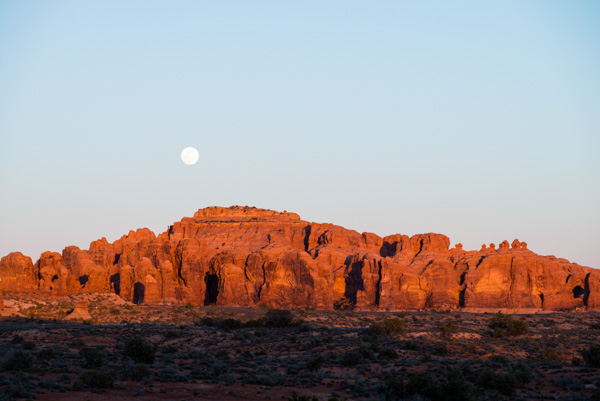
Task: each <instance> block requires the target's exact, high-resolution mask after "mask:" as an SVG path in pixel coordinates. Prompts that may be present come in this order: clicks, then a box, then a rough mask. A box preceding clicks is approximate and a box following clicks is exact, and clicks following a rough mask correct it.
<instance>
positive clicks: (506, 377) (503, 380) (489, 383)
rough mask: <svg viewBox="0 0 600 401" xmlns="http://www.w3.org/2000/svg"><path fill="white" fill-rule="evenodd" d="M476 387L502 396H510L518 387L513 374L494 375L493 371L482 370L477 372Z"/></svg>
mask: <svg viewBox="0 0 600 401" xmlns="http://www.w3.org/2000/svg"><path fill="white" fill-rule="evenodd" d="M477 385H478V386H479V387H481V388H484V389H486V390H492V391H496V392H498V393H500V394H502V395H505V396H510V395H512V394H513V393H514V392H515V390H516V389H517V387H519V381H518V380H517V378H516V377H515V375H514V374H505V373H496V372H494V371H493V370H483V371H481V372H479V377H478V378H477Z"/></svg>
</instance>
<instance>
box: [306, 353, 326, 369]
mask: <svg viewBox="0 0 600 401" xmlns="http://www.w3.org/2000/svg"><path fill="white" fill-rule="evenodd" d="M323 362H325V359H324V358H323V357H322V356H321V355H319V356H317V357H316V358H314V359H311V360H310V361H309V362H308V363H307V364H306V370H308V371H309V372H316V371H317V370H319V369H320V368H321V365H323Z"/></svg>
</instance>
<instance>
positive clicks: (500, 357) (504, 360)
mask: <svg viewBox="0 0 600 401" xmlns="http://www.w3.org/2000/svg"><path fill="white" fill-rule="evenodd" d="M490 361H492V362H496V363H508V362H509V360H508V358H506V357H505V356H503V355H492V356H491V357H490Z"/></svg>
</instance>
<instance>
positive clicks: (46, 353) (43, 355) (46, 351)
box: [38, 347, 56, 361]
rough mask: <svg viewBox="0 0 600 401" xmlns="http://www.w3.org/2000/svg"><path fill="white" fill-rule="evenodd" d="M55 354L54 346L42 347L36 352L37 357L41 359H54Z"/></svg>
mask: <svg viewBox="0 0 600 401" xmlns="http://www.w3.org/2000/svg"><path fill="white" fill-rule="evenodd" d="M55 356H56V353H55V352H54V348H52V347H46V348H42V350H41V351H40V353H39V354H38V358H39V359H42V360H44V361H48V360H50V359H54V357H55Z"/></svg>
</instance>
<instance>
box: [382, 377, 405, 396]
mask: <svg viewBox="0 0 600 401" xmlns="http://www.w3.org/2000/svg"><path fill="white" fill-rule="evenodd" d="M383 384H384V387H383V395H384V397H385V400H386V401H397V400H401V399H403V398H404V394H405V389H404V380H403V379H402V377H401V376H392V375H387V376H385V377H384V378H383Z"/></svg>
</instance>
